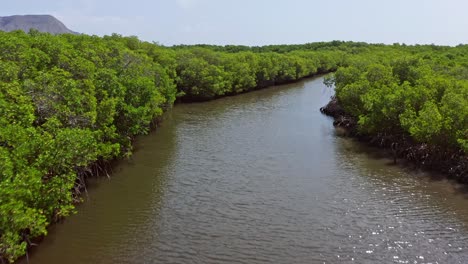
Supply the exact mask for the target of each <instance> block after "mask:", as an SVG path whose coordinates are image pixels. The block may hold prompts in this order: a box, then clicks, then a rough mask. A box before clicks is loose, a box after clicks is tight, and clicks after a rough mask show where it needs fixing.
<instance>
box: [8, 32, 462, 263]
mask: <svg viewBox="0 0 468 264" xmlns="http://www.w3.org/2000/svg"><path fill="white" fill-rule="evenodd" d="M0 68H1V69H2V70H1V71H0V91H1V92H0V259H4V260H7V261H10V262H11V261H14V260H15V259H17V258H18V257H20V256H22V255H24V254H25V252H26V249H27V247H28V246H29V245H31V244H32V240H33V239H34V238H38V237H41V236H43V235H45V234H46V233H47V229H46V228H47V226H48V225H49V224H50V223H52V222H54V221H57V220H59V219H61V218H62V217H64V216H67V215H69V214H70V213H72V212H73V210H74V207H73V204H74V203H76V202H78V201H79V192H80V190H81V189H82V188H83V186H84V182H85V177H86V176H87V175H95V174H96V171H98V170H99V168H100V166H101V165H102V164H104V163H105V162H106V161H110V160H112V159H117V158H122V157H126V156H128V155H130V154H131V150H132V148H131V146H132V140H133V139H134V138H135V136H137V135H141V134H145V133H148V132H149V130H150V129H151V127H152V126H154V125H155V124H156V123H157V122H156V121H158V119H159V118H160V117H161V115H162V114H163V112H164V111H165V110H166V109H167V108H169V107H171V106H172V105H173V103H174V102H175V101H176V100H179V101H200V100H209V99H212V98H216V97H220V96H224V95H232V94H237V93H241V92H246V91H250V90H254V89H258V88H264V87H267V86H270V85H274V84H279V83H286V82H293V81H295V80H298V79H301V78H303V77H307V76H311V75H314V74H317V73H327V72H333V71H336V74H335V75H334V77H332V78H330V79H329V80H328V81H330V82H331V83H333V82H335V83H336V87H337V89H336V93H337V97H338V99H339V101H340V102H341V104H342V105H343V106H344V108H345V109H346V111H347V112H348V113H349V114H350V115H354V116H356V117H359V125H360V128H361V129H362V130H363V131H366V132H367V133H376V132H378V131H382V130H385V131H395V132H401V131H403V132H406V133H409V134H410V135H411V136H412V137H414V139H415V140H419V141H425V142H428V143H433V144H445V142H447V144H449V146H451V147H453V148H462V149H464V150H465V151H467V149H468V141H467V133H468V130H467V115H468V109H467V107H468V103H467V102H468V100H467V99H468V98H467V96H468V86H467V79H468V46H458V47H455V48H451V47H438V46H433V45H431V46H405V45H397V44H396V45H391V46H386V45H380V44H379V45H375V44H374V45H370V44H366V43H353V42H341V41H333V42H323V43H311V44H305V45H275V46H265V47H246V46H210V45H196V46H175V47H164V46H160V45H157V44H154V43H147V42H141V41H139V40H138V39H137V38H135V37H121V36H119V35H112V36H106V37H102V38H101V37H96V36H87V35H61V36H52V35H49V34H42V33H38V32H30V33H28V34H27V33H23V32H20V31H17V32H11V33H3V32H0Z"/></svg>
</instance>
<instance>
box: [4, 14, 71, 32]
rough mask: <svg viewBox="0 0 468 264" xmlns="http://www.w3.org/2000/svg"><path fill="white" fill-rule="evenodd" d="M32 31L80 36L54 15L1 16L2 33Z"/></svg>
mask: <svg viewBox="0 0 468 264" xmlns="http://www.w3.org/2000/svg"><path fill="white" fill-rule="evenodd" d="M31 29H35V30H38V31H40V32H47V33H51V34H54V35H57V34H79V33H78V32H75V31H72V30H70V29H69V28H67V27H66V26H65V24H63V23H62V22H61V21H60V20H58V19H57V18H55V17H54V16H52V15H13V16H0V31H7V32H8V31H14V30H22V31H24V32H29V30H31Z"/></svg>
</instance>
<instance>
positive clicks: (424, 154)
mask: <svg viewBox="0 0 468 264" xmlns="http://www.w3.org/2000/svg"><path fill="white" fill-rule="evenodd" d="M320 112H321V113H322V114H324V115H327V116H330V117H333V119H334V121H333V126H335V127H340V128H343V129H344V130H345V131H346V134H347V135H348V136H349V137H352V138H355V139H357V140H359V141H360V142H363V143H365V144H367V145H369V146H373V147H377V148H380V149H382V150H385V151H387V152H388V153H389V154H390V156H391V158H393V162H394V163H395V164H396V163H397V160H398V159H402V160H405V161H407V162H409V163H411V164H413V165H415V166H416V167H417V168H420V169H423V170H427V171H434V172H438V173H441V174H442V175H444V176H445V177H446V178H448V179H452V180H455V181H457V182H459V183H461V184H467V185H468V157H467V156H466V155H465V154H464V152H463V150H461V149H448V148H444V147H443V146H435V145H429V144H426V143H419V142H415V141H414V140H413V139H412V138H411V137H410V136H409V135H407V134H403V133H402V134H387V133H378V134H375V135H366V134H361V133H359V131H358V122H357V120H356V118H355V117H353V116H350V115H348V114H347V113H346V112H345V111H344V110H343V108H342V107H341V105H340V103H339V102H338V100H337V98H336V97H335V96H333V97H332V98H331V100H330V102H328V104H327V105H325V106H323V107H321V108H320Z"/></svg>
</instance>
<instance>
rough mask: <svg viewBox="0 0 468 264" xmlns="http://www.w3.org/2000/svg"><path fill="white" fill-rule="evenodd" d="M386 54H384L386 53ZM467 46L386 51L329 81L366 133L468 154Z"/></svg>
mask: <svg viewBox="0 0 468 264" xmlns="http://www.w3.org/2000/svg"><path fill="white" fill-rule="evenodd" d="M383 52H384V53H383ZM465 54H466V47H465V46H458V47H455V48H449V47H436V46H415V47H408V46H406V47H401V46H393V47H390V46H383V47H380V48H378V49H376V48H375V47H372V48H371V49H370V53H361V54H359V55H357V56H355V57H354V58H352V59H351V60H349V61H348V65H346V67H342V68H339V69H338V70H337V71H336V73H335V74H334V75H333V76H331V77H329V78H327V80H326V83H327V84H328V85H331V84H335V85H336V96H337V98H338V100H339V101H340V103H341V104H342V106H343V108H344V109H345V111H346V112H347V113H348V114H350V115H352V116H355V117H357V118H358V124H359V130H360V131H361V132H363V133H367V134H374V133H407V134H409V135H410V136H411V137H412V138H413V139H414V140H415V141H418V142H425V143H429V144H434V145H441V146H444V147H446V148H453V149H458V148H459V149H462V150H464V151H465V153H466V152H468V85H467V83H468V75H467V74H466V72H467V70H468V63H467V61H466V57H465V56H466V55H465Z"/></svg>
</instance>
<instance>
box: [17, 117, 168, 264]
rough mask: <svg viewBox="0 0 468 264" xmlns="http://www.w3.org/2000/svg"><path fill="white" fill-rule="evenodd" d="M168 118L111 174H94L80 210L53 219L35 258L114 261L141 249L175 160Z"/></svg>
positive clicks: (36, 260) (35, 250)
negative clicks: (61, 217)
mask: <svg viewBox="0 0 468 264" xmlns="http://www.w3.org/2000/svg"><path fill="white" fill-rule="evenodd" d="M165 119H166V120H165V122H164V124H163V125H162V127H161V128H160V129H158V131H157V132H155V133H156V134H157V135H158V136H157V137H155V136H154V135H153V134H152V135H148V136H142V137H140V138H138V140H137V141H136V143H135V150H136V151H135V152H134V154H133V156H132V157H131V158H130V159H128V160H122V161H121V162H120V164H118V165H117V166H115V167H114V168H113V169H112V174H111V176H110V178H107V177H100V178H93V179H90V181H89V183H88V194H87V195H86V196H85V197H83V199H84V202H83V203H82V204H79V205H78V206H77V213H76V214H75V215H72V216H70V217H67V218H66V219H65V220H64V221H63V222H62V223H58V224H55V225H52V227H51V228H50V230H49V232H48V235H47V237H46V238H45V239H44V240H43V241H42V242H41V243H40V244H39V246H37V247H35V248H33V250H32V252H31V253H30V254H29V255H30V263H96V261H98V262H99V263H112V261H110V260H111V259H118V256H119V255H125V256H132V255H133V254H137V252H138V246H139V243H144V240H145V239H146V238H147V235H148V232H147V229H148V225H151V223H152V221H153V220H152V219H154V218H157V217H158V216H159V210H160V207H161V204H162V203H163V202H164V201H163V200H164V190H165V186H166V185H167V180H168V179H167V178H168V177H170V173H168V171H170V170H171V167H172V166H174V164H173V162H174V156H173V155H174V148H175V146H176V145H175V140H176V129H175V127H176V121H175V120H173V119H172V117H171V115H170V113H169V114H168V115H167V116H166V117H165ZM155 150H156V151H155ZM110 256H112V257H110ZM20 263H26V259H24V260H23V261H21V262H20Z"/></svg>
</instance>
